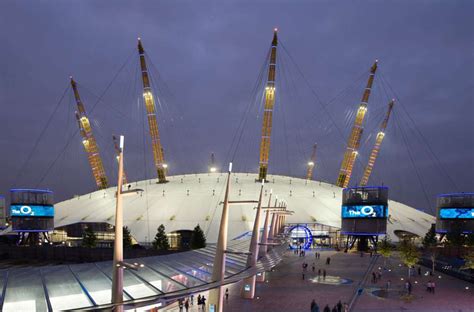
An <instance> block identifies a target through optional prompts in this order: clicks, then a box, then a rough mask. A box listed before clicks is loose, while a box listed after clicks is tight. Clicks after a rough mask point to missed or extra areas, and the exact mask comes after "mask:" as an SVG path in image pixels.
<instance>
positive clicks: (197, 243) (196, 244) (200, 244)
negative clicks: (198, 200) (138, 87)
mask: <svg viewBox="0 0 474 312" xmlns="http://www.w3.org/2000/svg"><path fill="white" fill-rule="evenodd" d="M204 247H206V236H205V235H204V232H203V231H202V229H201V227H200V226H199V224H198V225H196V227H195V228H194V230H193V234H192V235H191V248H192V249H198V248H204Z"/></svg>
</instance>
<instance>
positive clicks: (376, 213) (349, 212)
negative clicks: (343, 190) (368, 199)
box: [341, 205, 388, 218]
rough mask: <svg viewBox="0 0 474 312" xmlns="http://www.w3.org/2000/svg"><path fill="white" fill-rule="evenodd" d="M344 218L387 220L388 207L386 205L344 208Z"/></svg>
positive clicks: (342, 211)
mask: <svg viewBox="0 0 474 312" xmlns="http://www.w3.org/2000/svg"><path fill="white" fill-rule="evenodd" d="M341 216H342V218H386V217H387V216H388V206H385V205H356V206H342V210H341Z"/></svg>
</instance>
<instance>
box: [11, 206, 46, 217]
mask: <svg viewBox="0 0 474 312" xmlns="http://www.w3.org/2000/svg"><path fill="white" fill-rule="evenodd" d="M10 217H54V206H50V205H48V206H40V205H11V206H10Z"/></svg>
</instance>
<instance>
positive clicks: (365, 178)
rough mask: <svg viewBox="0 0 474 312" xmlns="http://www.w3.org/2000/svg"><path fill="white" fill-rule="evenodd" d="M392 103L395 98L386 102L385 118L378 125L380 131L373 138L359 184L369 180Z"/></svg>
mask: <svg viewBox="0 0 474 312" xmlns="http://www.w3.org/2000/svg"><path fill="white" fill-rule="evenodd" d="M393 104H395V100H391V101H390V103H388V111H387V114H386V115H385V118H384V120H383V121H382V125H381V126H380V131H379V133H377V137H376V138H375V145H374V148H373V149H372V152H371V153H370V157H369V163H368V164H367V167H365V171H364V176H363V177H362V179H361V180H360V186H367V182H369V177H370V174H371V173H372V169H373V168H374V164H375V160H376V159H377V156H378V154H379V151H380V146H381V144H382V141H383V138H384V137H385V129H386V128H387V124H388V119H389V118H390V113H391V112H392V109H393Z"/></svg>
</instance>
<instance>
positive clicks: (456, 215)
mask: <svg viewBox="0 0 474 312" xmlns="http://www.w3.org/2000/svg"><path fill="white" fill-rule="evenodd" d="M439 217H440V219H474V208H440V209H439Z"/></svg>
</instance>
